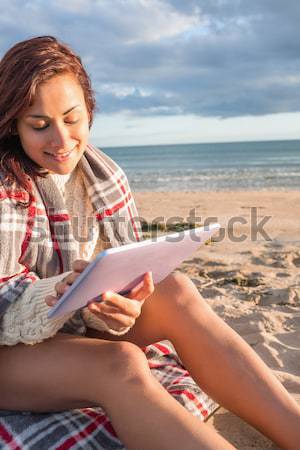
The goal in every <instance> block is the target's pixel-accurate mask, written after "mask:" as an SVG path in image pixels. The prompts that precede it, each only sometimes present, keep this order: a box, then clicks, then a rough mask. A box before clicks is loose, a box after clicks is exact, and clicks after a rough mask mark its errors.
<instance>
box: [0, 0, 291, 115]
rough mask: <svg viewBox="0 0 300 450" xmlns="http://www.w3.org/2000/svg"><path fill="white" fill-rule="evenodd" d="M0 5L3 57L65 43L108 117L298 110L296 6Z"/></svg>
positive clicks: (164, 1) (97, 0)
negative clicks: (52, 38) (36, 38)
mask: <svg viewBox="0 0 300 450" xmlns="http://www.w3.org/2000/svg"><path fill="white" fill-rule="evenodd" d="M0 6H1V17H0V31H1V40H0V52H1V53H2V54H3V52H4V51H5V50H6V49H7V48H8V47H9V46H10V45H12V44H13V43H14V42H16V41H18V40H21V39H25V38H28V37H31V36H32V35H41V34H54V35H56V36H58V37H59V38H60V39H62V40H63V41H65V42H68V43H69V44H70V45H71V46H72V47H74V49H75V50H76V51H77V52H79V53H80V54H81V56H82V58H83V61H84V62H85V64H86V66H87V68H88V72H89V73H90V75H91V78H92V81H93V85H94V88H95V91H96V93H97V98H98V101H99V105H100V109H101V110H102V111H103V112H105V113H115V112H120V111H126V113H127V114H128V113H129V114H130V113H131V114H132V115H136V114H138V115H141V116H151V115H153V116H155V115H188V114H193V115H197V116H199V117H203V116H205V117H223V118H226V117H236V116H248V115H265V114H272V113H285V112H293V111H300V89H299V73H300V39H299V37H300V36H299V34H300V33H299V22H300V3H299V2H298V1H297V0H290V1H289V2H282V1H281V0H265V1H264V2H261V1H260V0H252V1H251V2H249V0H230V1H229V0H205V1H204V0H203V1H200V0H151V1H147V0H114V2H111V1H108V0H72V1H71V0H65V1H64V2H60V1H58V0H49V1H48V2H47V6H45V2H44V1H43V0H31V1H30V2H29V1H28V2H25V3H24V2H21V1H18V0H11V1H8V0H7V1H6V0H2V1H1V2H0ZM21 6H22V7H21Z"/></svg>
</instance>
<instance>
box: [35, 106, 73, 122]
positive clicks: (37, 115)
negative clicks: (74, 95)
mask: <svg viewBox="0 0 300 450" xmlns="http://www.w3.org/2000/svg"><path fill="white" fill-rule="evenodd" d="M78 106H80V105H75V106H72V108H70V109H68V111H66V112H64V113H63V116H65V115H66V114H69V113H70V112H71V111H73V109H75V108H78ZM27 117H32V118H33V119H49V117H48V116H43V115H41V114H29V115H28V116H27Z"/></svg>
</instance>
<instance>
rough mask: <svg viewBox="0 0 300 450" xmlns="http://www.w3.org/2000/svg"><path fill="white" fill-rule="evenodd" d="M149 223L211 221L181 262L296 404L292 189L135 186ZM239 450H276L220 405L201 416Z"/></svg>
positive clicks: (296, 262)
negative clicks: (208, 236) (209, 238)
mask: <svg viewBox="0 0 300 450" xmlns="http://www.w3.org/2000/svg"><path fill="white" fill-rule="evenodd" d="M134 198H135V200H136V204H137V207H138V211H139V216H140V217H143V218H144V219H145V220H147V222H148V223H151V222H152V221H153V220H154V221H156V222H163V221H164V222H167V223H178V222H182V221H183V222H195V223H199V224H206V223H208V222H218V223H220V225H221V232H220V234H219V235H218V236H217V237H216V238H215V239H213V242H211V243H209V244H208V245H204V246H201V247H200V248H199V250H198V251H197V252H196V253H195V254H194V255H193V256H192V257H191V258H190V259H188V260H187V261H185V262H184V263H183V264H182V265H181V266H180V268H179V269H180V270H181V271H183V272H184V273H186V274H187V275H188V276H189V277H190V278H191V279H192V280H193V281H194V283H195V284H196V286H197V288H198V289H199V291H200V292H201V294H202V296H203V297H204V298H205V299H206V301H207V302H208V304H209V305H210V306H211V307H212V308H213V309H214V311H215V312H216V313H217V314H218V315H219V316H220V317H222V318H223V319H224V320H225V321H226V322H227V323H228V324H229V325H230V326H231V327H232V328H233V329H235V330H236V331H237V332H238V333H239V334H240V335H241V336H242V337H243V338H244V339H245V340H246V341H247V342H248V343H249V344H250V345H251V346H252V347H253V348H254V350H255V351H256V352H257V353H258V354H259V355H260V356H261V357H262V359H263V360H264V361H265V362H266V364H267V365H268V366H269V367H270V368H271V369H272V370H273V372H274V373H275V374H276V376H277V377H278V378H279V379H280V380H281V382H282V383H283V384H284V385H285V387H286V388H287V389H288V391H289V392H290V393H291V394H292V395H293V396H294V397H295V398H296V399H297V401H299V403H300V358H299V355H300V328H299V325H300V310H299V304H300V271H299V268H300V222H299V215H300V192H299V191H294V190H293V191H281V190H280V191H223V192H222V191H220V192H136V193H134ZM208 424H209V426H212V427H214V428H215V429H216V430H217V431H218V432H219V433H220V434H221V435H223V436H224V437H225V438H226V439H228V440H229V441H230V442H231V443H232V444H234V445H235V446H236V447H237V448H239V449H240V450H249V449H250V448H251V449H252V450H253V449H256V450H262V449H264V450H265V449H277V448H278V447H276V446H274V444H272V443H271V442H270V441H269V440H268V439H266V438H265V437H263V436H262V435H261V434H260V433H259V432H257V431H256V430H254V429H253V428H252V427H250V426H248V425H246V424H245V423H244V422H243V421H242V420H240V419H239V418H238V417H236V416H235V415H234V414H232V413H230V412H228V411H226V410H225V409H224V408H220V409H219V410H218V411H217V412H216V413H215V414H214V415H213V416H212V417H211V418H210V419H209V420H208Z"/></svg>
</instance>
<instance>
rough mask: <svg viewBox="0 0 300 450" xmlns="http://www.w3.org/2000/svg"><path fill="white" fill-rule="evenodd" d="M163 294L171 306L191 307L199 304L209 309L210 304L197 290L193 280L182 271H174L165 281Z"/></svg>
mask: <svg viewBox="0 0 300 450" xmlns="http://www.w3.org/2000/svg"><path fill="white" fill-rule="evenodd" d="M162 283H163V286H162V288H163V293H162V296H163V298H164V301H165V302H167V303H168V306H169V307H170V308H171V307H172V308H173V310H174V307H177V308H183V309H186V308H189V307H192V306H193V305H195V304H197V307H199V306H200V307H203V309H207V308H208V305H207V303H206V301H205V300H204V299H203V297H202V295H201V294H200V293H199V291H198V290H197V288H196V286H195V284H194V283H193V282H192V280H191V279H190V278H189V277H188V276H186V275H185V274H183V273H182V272H178V271H176V272H174V273H172V274H171V275H169V276H168V277H167V278H166V279H165V280H164V281H163V282H162Z"/></svg>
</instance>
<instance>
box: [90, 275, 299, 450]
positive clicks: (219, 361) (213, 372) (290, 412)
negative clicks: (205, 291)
mask: <svg viewBox="0 0 300 450" xmlns="http://www.w3.org/2000/svg"><path fill="white" fill-rule="evenodd" d="M90 335H95V336H97V335H98V336H99V335H101V336H102V337H106V338H107V336H108V335H107V334H99V333H98V334H97V333H96V332H95V333H94V332H93V331H91V332H90ZM121 339H127V340H129V341H131V342H134V343H136V344H137V345H140V346H144V345H148V344H150V343H153V342H157V341H158V340H161V339H169V340H170V341H171V342H172V343H173V344H174V346H175V348H176V351H177V352H178V354H179V356H180V358H181V359H182V361H183V363H184V364H185V366H186V367H187V369H188V370H189V371H190V373H191V375H192V376H193V378H194V379H195V380H196V382H197V383H198V384H199V385H200V386H201V388H203V389H204V391H205V392H206V393H207V394H209V395H210V396H211V397H212V398H214V399H215V400H216V401H217V402H218V403H220V404H221V405H223V406H224V407H225V408H227V409H228V410H230V411H232V412H234V413H235V414H237V415H238V416H240V417H241V418H243V419H244V420H246V421H247V422H248V423H250V424H251V425H253V426H254V427H256V428H257V429H258V430H260V431H261V432H262V433H264V434H265V435H266V436H268V437H269V438H270V439H272V440H273V441H274V442H276V443H277V444H278V445H280V446H281V447H283V448H285V449H291V450H292V449H295V450H298V449H299V443H300V407H299V405H297V403H296V402H295V401H294V399H293V398H292V397H291V396H290V395H289V393H288V392H287V391H286V390H285V388H284V387H283V386H282V384H281V383H280V382H279V381H278V380H277V378H276V377H275V376H274V375H273V374H272V372H271V370H270V369H269V368H268V367H267V366H266V365H265V364H264V362H263V361H262V360H261V359H260V358H259V357H258V356H257V355H256V353H255V352H254V351H253V350H252V349H251V347H250V346H249V345H248V344H247V343H246V342H245V341H244V340H243V339H242V338H241V337H240V336H239V335H238V334H237V333H236V332H235V331H234V330H232V329H231V328H230V327H229V326H228V325H226V324H225V322H224V321H222V320H221V319H220V318H219V317H218V316H217V315H216V314H215V313H214V312H213V311H212V310H211V308H210V307H209V306H208V305H207V304H206V302H205V301H204V300H203V299H202V297H201V296H200V294H199V293H198V291H197V289H196V287H195V286H194V284H193V283H192V282H191V281H190V280H189V279H188V278H187V277H185V276H184V275H183V274H180V273H177V274H175V275H172V276H170V277H168V278H167V279H166V280H165V281H163V282H162V283H160V284H159V285H158V286H157V287H156V289H155V291H154V293H153V295H152V296H151V297H149V298H148V299H147V300H146V302H145V304H144V306H143V309H142V314H141V316H140V318H139V319H138V321H137V322H136V324H135V326H134V327H133V328H132V330H130V331H129V332H128V333H127V334H126V335H125V336H124V337H121Z"/></svg>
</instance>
